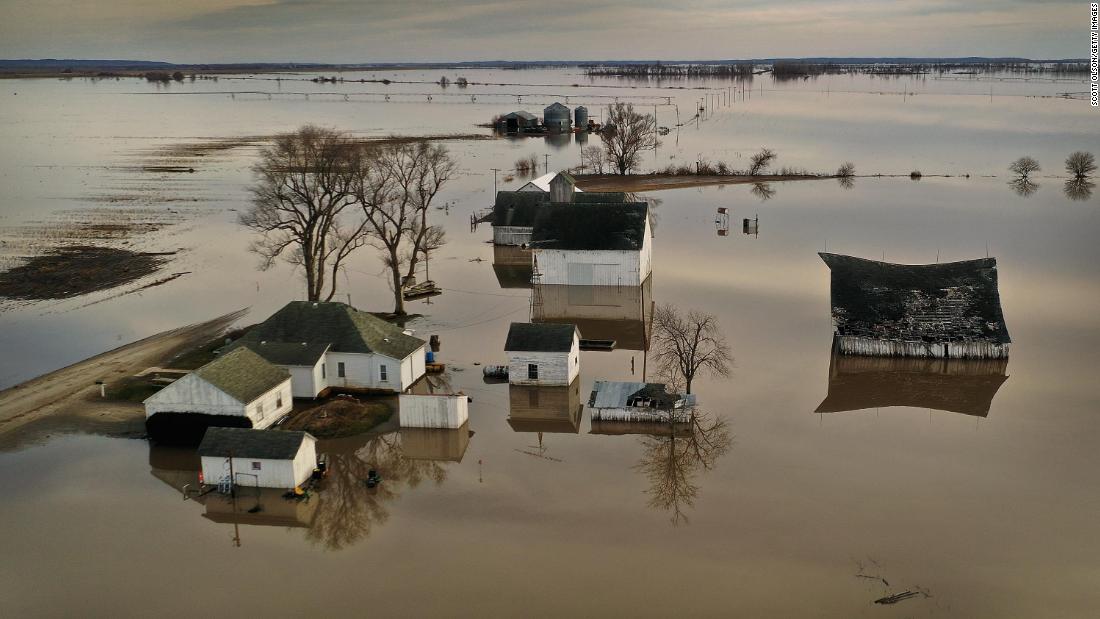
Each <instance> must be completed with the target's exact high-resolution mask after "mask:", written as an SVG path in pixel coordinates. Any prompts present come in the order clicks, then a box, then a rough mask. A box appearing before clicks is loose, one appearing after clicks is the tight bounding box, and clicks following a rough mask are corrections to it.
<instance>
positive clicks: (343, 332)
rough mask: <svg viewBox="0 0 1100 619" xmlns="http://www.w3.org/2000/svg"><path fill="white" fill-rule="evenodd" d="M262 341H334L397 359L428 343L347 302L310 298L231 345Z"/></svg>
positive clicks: (336, 347) (337, 348)
mask: <svg viewBox="0 0 1100 619" xmlns="http://www.w3.org/2000/svg"><path fill="white" fill-rule="evenodd" d="M261 342H268V343H269V344H270V343H271V342H282V343H291V344H301V342H308V343H309V344H310V345H317V346H320V345H331V350H332V351H333V352H346V353H378V354H381V355H385V356H387V357H391V358H394V359H404V358H405V357H407V356H409V355H410V354H412V353H413V352H414V351H415V350H416V349H417V348H420V347H421V346H423V345H424V340H421V339H419V338H415V337H413V336H411V335H405V334H404V333H403V330H402V328H401V327H399V326H397V325H395V324H392V323H389V322H386V321H385V320H382V319H381V318H379V317H377V316H375V315H374V314H371V313H368V312H361V311H359V310H357V309H355V308H354V307H352V306H350V305H347V304H346V303H334V302H328V303H320V302H319V303H311V302H308V301H291V302H290V303H287V304H286V305H285V306H283V308H282V309H281V310H279V311H277V312H275V313H274V314H272V315H271V317H270V318H268V319H267V320H265V321H263V322H261V323H260V324H258V325H256V326H255V327H252V328H251V329H249V331H248V333H246V334H245V335H244V337H242V338H241V339H239V340H237V341H236V342H234V343H233V344H231V345H230V346H231V347H233V348H236V347H239V346H247V347H249V348H251V349H252V350H256V351H259V350H262V347H263V346H265V345H264V344H261ZM269 344H268V345H269ZM307 356H308V355H307ZM295 365H297V364H295Z"/></svg>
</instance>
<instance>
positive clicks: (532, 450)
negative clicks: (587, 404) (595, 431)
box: [508, 377, 584, 461]
mask: <svg viewBox="0 0 1100 619" xmlns="http://www.w3.org/2000/svg"><path fill="white" fill-rule="evenodd" d="M580 388H581V379H580V377H577V378H576V379H575V380H574V381H573V383H572V384H570V385H568V386H553V387H548V386H534V385H508V425H509V426H511V428H512V430H513V431H515V432H520V433H533V434H535V438H536V444H534V445H529V446H528V447H527V448H525V449H517V451H519V452H521V453H525V454H527V455H530V456H535V457H537V458H542V459H545V460H552V461H557V458H554V457H552V456H549V455H548V454H547V452H548V451H549V449H548V446H547V444H546V441H545V437H544V436H543V435H544V434H578V433H579V432H580V429H581V413H582V412H583V410H584V404H582V403H581V398H580Z"/></svg>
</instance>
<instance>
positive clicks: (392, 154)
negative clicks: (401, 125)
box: [355, 142, 457, 315]
mask: <svg viewBox="0 0 1100 619" xmlns="http://www.w3.org/2000/svg"><path fill="white" fill-rule="evenodd" d="M456 169H457V166H456V164H455V162H454V160H453V159H452V158H451V156H450V154H449V153H448V152H447V149H446V148H444V147H442V146H432V145H429V144H426V143H423V142H420V143H416V144H390V145H386V146H382V147H379V148H377V149H374V150H372V151H371V152H370V153H368V155H367V156H365V157H364V158H363V168H362V170H363V173H362V174H361V175H360V176H359V177H358V183H357V186H356V188H355V197H356V201H357V203H358V205H359V206H360V207H361V208H362V213H363V215H364V217H365V220H366V234H367V235H368V237H369V238H370V242H371V243H372V244H373V245H374V246H375V247H377V248H378V249H379V250H380V251H381V252H382V259H383V263H384V264H385V266H386V268H388V269H389V271H390V279H391V285H392V287H393V299H394V301H393V303H394V307H393V312H394V313H395V314H398V315H402V314H404V313H405V299H404V296H403V295H402V288H403V284H404V279H405V278H404V277H403V276H402V273H401V270H402V265H405V264H407V265H408V266H409V275H411V274H412V273H413V269H415V268H416V264H417V261H418V260H419V257H420V256H422V255H423V254H424V252H425V251H430V250H432V249H435V248H437V247H438V246H439V244H440V243H442V239H443V234H442V229H440V228H438V227H433V226H429V225H428V223H427V221H428V220H427V217H428V210H429V208H430V207H431V205H432V201H433V200H434V199H435V197H436V196H437V195H438V194H439V192H440V190H441V189H442V188H443V185H445V184H446V183H447V181H448V180H450V179H451V178H452V177H453V176H454V174H455V172H456ZM409 245H411V248H409ZM406 251H407V252H408V253H407V254H406V253H405V252H406Z"/></svg>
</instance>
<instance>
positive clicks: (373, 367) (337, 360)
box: [325, 352, 401, 391]
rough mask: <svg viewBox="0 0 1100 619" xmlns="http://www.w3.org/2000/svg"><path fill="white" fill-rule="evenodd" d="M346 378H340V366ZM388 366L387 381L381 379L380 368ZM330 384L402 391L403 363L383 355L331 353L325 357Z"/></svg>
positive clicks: (333, 385) (332, 385)
mask: <svg viewBox="0 0 1100 619" xmlns="http://www.w3.org/2000/svg"><path fill="white" fill-rule="evenodd" d="M341 363H343V364H344V376H340V364H341ZM382 365H385V366H386V381H385V382H383V381H382V380H381V379H380V371H381V370H380V366H382ZM325 366H326V368H327V369H326V372H328V384H329V386H331V387H352V388H358V389H389V390H391V391H401V362H399V361H398V360H396V359H391V358H389V357H384V356H382V355H374V354H363V353H339V352H329V353H328V354H326V355H325Z"/></svg>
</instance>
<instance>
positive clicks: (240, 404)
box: [144, 349, 292, 445]
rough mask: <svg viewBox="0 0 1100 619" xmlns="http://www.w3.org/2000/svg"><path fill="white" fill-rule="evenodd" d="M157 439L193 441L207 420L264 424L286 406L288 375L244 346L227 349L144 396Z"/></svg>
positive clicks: (149, 424) (151, 433)
mask: <svg viewBox="0 0 1100 619" xmlns="http://www.w3.org/2000/svg"><path fill="white" fill-rule="evenodd" d="M144 404H145V426H146V429H147V430H148V432H149V436H150V437H151V438H152V439H153V440H155V441H158V442H162V443H177V444H191V445H194V444H195V443H197V442H198V441H199V440H200V439H201V438H202V436H203V433H204V432H205V431H206V428H207V427H209V426H231V427H239V428H266V427H268V426H270V425H271V424H273V423H275V421H277V420H278V419H280V418H281V417H283V416H284V415H286V414H287V413H289V412H290V409H291V406H292V395H291V376H290V373H289V372H287V371H286V370H285V369H283V368H280V367H278V366H275V365H273V364H271V363H268V362H267V361H265V360H264V359H263V358H262V357H260V356H259V355H257V354H255V353H253V352H252V351H250V350H248V349H237V350H234V351H232V352H230V353H227V354H225V355H223V356H221V357H219V358H218V359H215V360H214V361H211V362H210V363H207V364H206V365H204V366H202V367H200V368H199V369H197V370H195V371H194V372H190V373H188V374H185V375H184V376H183V377H181V378H180V379H179V380H176V381H175V382H173V383H171V384H170V385H168V386H167V387H165V388H164V389H161V390H160V391H158V392H157V393H155V394H153V395H151V396H149V397H148V398H146V399H145V402H144Z"/></svg>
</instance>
